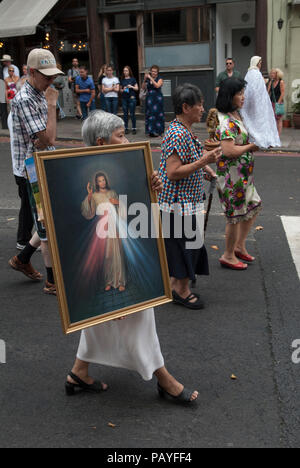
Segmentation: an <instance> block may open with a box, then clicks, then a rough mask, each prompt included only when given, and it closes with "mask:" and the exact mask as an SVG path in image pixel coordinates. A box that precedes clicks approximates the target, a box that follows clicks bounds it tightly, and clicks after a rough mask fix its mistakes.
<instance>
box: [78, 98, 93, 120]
mask: <svg viewBox="0 0 300 468" xmlns="http://www.w3.org/2000/svg"><path fill="white" fill-rule="evenodd" d="M80 107H81V112H82V120H86V119H87V118H88V115H89V112H92V111H94V110H96V103H95V100H94V101H93V102H92V104H91V107H90V109H89V108H88V107H87V102H81V103H80Z"/></svg>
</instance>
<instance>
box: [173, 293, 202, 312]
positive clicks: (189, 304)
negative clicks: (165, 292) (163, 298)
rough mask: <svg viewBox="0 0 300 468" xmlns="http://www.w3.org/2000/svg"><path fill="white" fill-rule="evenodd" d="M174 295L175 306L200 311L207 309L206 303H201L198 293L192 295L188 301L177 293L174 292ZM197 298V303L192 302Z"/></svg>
mask: <svg viewBox="0 0 300 468" xmlns="http://www.w3.org/2000/svg"><path fill="white" fill-rule="evenodd" d="M172 294H173V302H174V304H180V305H182V306H184V307H187V308H188V309H192V310H200V309H204V307H205V306H204V302H203V301H201V299H200V296H199V295H198V294H196V293H191V294H190V295H189V296H188V297H187V298H186V299H183V298H182V297H180V296H179V295H178V294H177V292H175V291H173V292H172ZM195 298H197V301H196V302H190V301H191V300H193V299H195Z"/></svg>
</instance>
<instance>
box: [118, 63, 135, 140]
mask: <svg viewBox="0 0 300 468" xmlns="http://www.w3.org/2000/svg"><path fill="white" fill-rule="evenodd" d="M138 90H139V87H138V84H137V82H136V79H135V78H134V77H133V73H132V70H131V68H130V67H129V66H126V67H124V69H123V74H122V77H121V94H122V107H123V114H124V117H123V118H124V123H125V133H126V134H128V133H129V129H128V111H129V112H130V117H131V121H132V133H133V135H136V115H135V110H136V93H137V92H138Z"/></svg>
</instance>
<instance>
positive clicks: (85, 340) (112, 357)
mask: <svg viewBox="0 0 300 468" xmlns="http://www.w3.org/2000/svg"><path fill="white" fill-rule="evenodd" d="M77 358H78V359H80V360H81V361H84V362H89V363H93V364H102V365H105V366H111V367H119V368H123V369H128V370H131V371H136V372H138V373H139V374H140V375H141V377H142V378H143V379H144V380H146V381H149V380H151V379H152V377H153V373H154V372H155V371H157V370H158V369H160V368H161V367H163V366H164V359H163V356H162V353H161V349H160V344H159V340H158V336H157V333H156V324H155V316H154V309H147V310H144V311H142V312H139V313H136V314H133V315H130V316H128V317H127V318H126V319H125V320H118V321H111V322H107V323H103V324H101V325H96V326H95V327H92V328H89V329H86V330H83V331H82V333H81V339H80V343H79V348H78V353H77Z"/></svg>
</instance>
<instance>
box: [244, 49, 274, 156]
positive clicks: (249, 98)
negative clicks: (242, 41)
mask: <svg viewBox="0 0 300 468" xmlns="http://www.w3.org/2000/svg"><path fill="white" fill-rule="evenodd" d="M261 64H262V59H261V57H252V59H251V63H250V68H249V70H248V73H247V75H246V77H245V80H246V81H247V87H246V91H245V104H244V107H243V109H242V111H241V114H242V117H243V121H244V124H245V126H246V128H247V130H248V133H249V138H250V142H251V143H255V144H256V145H257V146H259V147H260V148H263V149H267V148H270V147H271V146H272V147H280V146H281V141H280V138H279V135H278V130H277V125H276V120H275V116H274V111H273V107H272V103H271V100H270V97H269V95H268V92H267V89H266V84H265V81H264V79H263V76H262V74H261V71H260V69H261Z"/></svg>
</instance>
